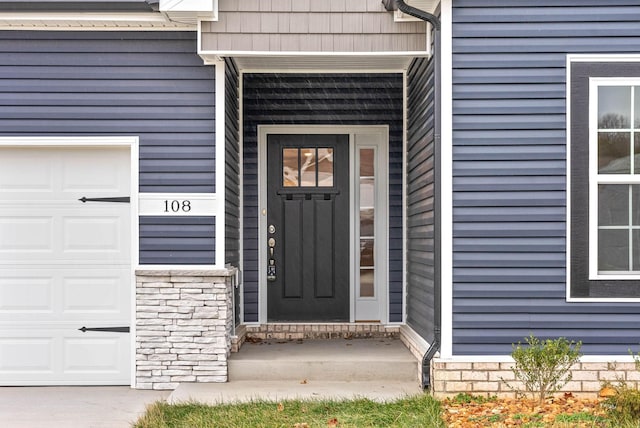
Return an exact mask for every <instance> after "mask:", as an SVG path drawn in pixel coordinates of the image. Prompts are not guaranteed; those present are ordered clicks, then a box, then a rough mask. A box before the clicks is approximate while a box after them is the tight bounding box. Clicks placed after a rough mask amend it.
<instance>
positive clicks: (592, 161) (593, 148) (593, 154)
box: [589, 77, 640, 280]
mask: <svg viewBox="0 0 640 428" xmlns="http://www.w3.org/2000/svg"><path fill="white" fill-rule="evenodd" d="M601 86H640V78H618V77H615V78H609V77H607V78H590V79H589V280H638V279H640V274H639V273H629V274H626V273H615V274H607V273H600V272H598V206H599V194H598V185H599V184H640V175H632V174H615V175H613V174H611V175H599V174H598V88H599V87H601ZM632 117H633V112H632ZM620 131H627V132H632V129H631V130H625V129H622V130H620Z"/></svg>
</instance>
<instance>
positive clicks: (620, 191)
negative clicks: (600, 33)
mask: <svg viewBox="0 0 640 428" xmlns="http://www.w3.org/2000/svg"><path fill="white" fill-rule="evenodd" d="M635 85H638V86H635ZM589 92H590V94H591V95H590V97H591V100H590V104H591V105H590V110H591V117H590V118H589V122H590V130H591V131H590V143H589V145H590V152H589V153H590V165H589V166H590V171H589V175H590V176H589V199H590V201H591V204H590V207H589V219H590V227H589V235H590V236H591V241H592V244H591V245H590V254H589V261H590V263H589V277H590V278H592V279H604V278H609V279H626V278H627V277H632V276H637V277H640V80H637V81H635V82H632V81H619V80H618V79H604V80H603V79H592V80H591V84H590V91H589ZM594 98H595V99H594Z"/></svg>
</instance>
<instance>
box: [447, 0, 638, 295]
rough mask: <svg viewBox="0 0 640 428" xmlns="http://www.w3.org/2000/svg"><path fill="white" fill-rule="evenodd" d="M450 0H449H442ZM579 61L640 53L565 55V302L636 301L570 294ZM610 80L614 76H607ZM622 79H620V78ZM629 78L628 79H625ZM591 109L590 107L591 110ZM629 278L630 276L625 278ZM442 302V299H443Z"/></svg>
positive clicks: (622, 58)
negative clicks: (574, 77) (575, 69)
mask: <svg viewBox="0 0 640 428" xmlns="http://www.w3.org/2000/svg"><path fill="white" fill-rule="evenodd" d="M444 1H450V0H444ZM580 62H602V63H620V62H640V55H634V54H568V55H567V57H566V66H565V72H566V82H567V83H566V86H565V100H566V103H565V104H566V148H567V150H566V153H567V154H566V157H567V161H566V180H567V190H566V195H567V196H566V198H565V199H566V205H567V212H566V235H565V236H566V268H565V270H566V283H565V293H566V298H565V300H566V302H568V303H637V302H640V297H572V296H571V268H570V267H571V263H572V260H571V227H572V225H571V209H572V208H573V207H572V206H571V197H570V195H571V67H572V64H573V63H580ZM609 79H611V80H613V79H615V78H609ZM621 80H622V79H621ZM625 80H627V81H628V80H629V79H625ZM592 110H593V109H590V111H592ZM626 279H630V278H626ZM443 303H444V299H443Z"/></svg>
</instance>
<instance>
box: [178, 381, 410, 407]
mask: <svg viewBox="0 0 640 428" xmlns="http://www.w3.org/2000/svg"><path fill="white" fill-rule="evenodd" d="M303 382H304V381H303ZM421 393H422V390H421V389H420V388H419V387H418V383H417V382H406V381H377V382H376V381H358V382H341V381H316V380H312V381H307V382H306V383H301V382H300V381H292V380H289V381H287V380H283V381H248V380H245V381H234V382H228V383H219V384H197V383H183V384H181V385H180V386H179V387H178V389H176V390H175V391H173V393H172V394H171V395H170V396H169V398H168V400H167V401H168V402H169V403H172V404H175V403H183V402H190V401H196V402H199V403H205V404H220V403H238V402H248V401H255V400H266V401H274V402H277V401H281V400H288V399H301V400H318V399H334V400H341V399H353V398H368V399H371V400H374V401H379V402H385V401H392V400H397V399H400V398H404V397H407V396H409V395H416V394H421Z"/></svg>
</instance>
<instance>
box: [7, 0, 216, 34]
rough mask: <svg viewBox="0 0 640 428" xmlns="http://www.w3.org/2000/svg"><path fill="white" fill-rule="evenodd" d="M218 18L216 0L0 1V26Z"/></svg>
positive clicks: (90, 26) (182, 25)
mask: <svg viewBox="0 0 640 428" xmlns="http://www.w3.org/2000/svg"><path fill="white" fill-rule="evenodd" d="M217 19H218V0H109V1H90V0H85V1H80V0H67V1H58V0H48V1H34V2H31V1H24V0H22V1H19V0H16V1H9V2H0V30H154V29H158V30H181V31H182V30H189V31H195V30H196V29H197V27H198V21H199V20H209V21H216V20H217Z"/></svg>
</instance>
